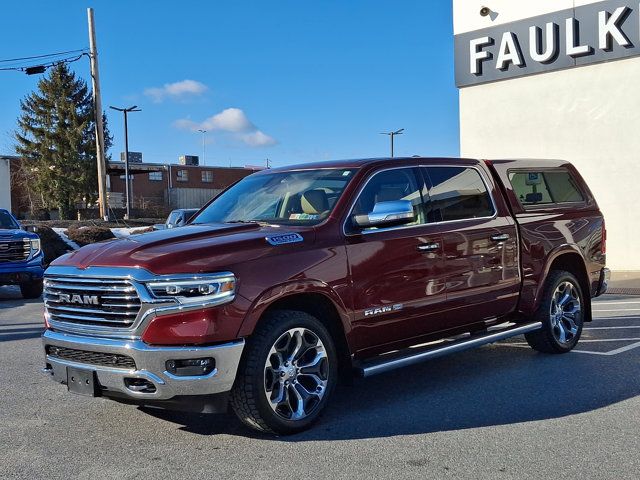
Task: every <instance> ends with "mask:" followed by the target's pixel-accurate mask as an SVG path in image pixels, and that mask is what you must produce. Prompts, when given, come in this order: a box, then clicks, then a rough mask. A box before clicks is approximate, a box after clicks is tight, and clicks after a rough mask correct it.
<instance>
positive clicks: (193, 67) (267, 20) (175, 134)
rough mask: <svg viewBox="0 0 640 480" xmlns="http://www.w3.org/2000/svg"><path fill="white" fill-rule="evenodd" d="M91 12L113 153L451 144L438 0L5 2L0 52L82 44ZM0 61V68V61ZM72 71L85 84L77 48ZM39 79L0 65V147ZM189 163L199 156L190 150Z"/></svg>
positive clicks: (290, 151)
mask: <svg viewBox="0 0 640 480" xmlns="http://www.w3.org/2000/svg"><path fill="white" fill-rule="evenodd" d="M87 7H93V8H94V10H95V20H96V32H97V45H98V55H99V63H100V77H101V87H102V102H103V108H104V109H105V110H106V113H107V115H108V122H109V127H110V130H111V133H112V134H113V137H114V145H113V147H112V149H111V151H110V153H111V155H112V157H113V158H114V159H116V158H119V155H120V153H119V152H121V151H123V150H124V134H123V128H124V127H123V119H122V114H121V113H118V112H115V111H112V110H109V109H108V106H109V105H114V106H118V107H128V106H132V105H137V106H138V107H139V108H141V109H142V111H141V112H136V113H132V114H130V116H129V122H128V123H129V149H130V151H142V152H143V156H144V161H146V162H161V163H177V160H178V156H180V155H185V154H186V155H200V156H201V157H202V151H203V148H202V140H203V136H202V134H201V133H199V132H198V131H197V130H198V129H203V130H207V133H206V134H204V135H205V142H206V145H205V149H206V155H205V157H206V158H205V161H206V164H207V165H222V166H228V165H232V166H244V165H264V164H265V162H266V159H269V161H270V164H271V165H272V166H283V165H289V164H294V163H304V162H310V161H321V160H329V159H340V158H360V157H383V156H388V154H389V138H388V137H387V136H384V135H380V132H385V131H390V130H397V129H400V128H404V129H405V132H404V134H403V135H402V136H399V137H396V141H395V153H396V156H405V155H406V156H411V155H424V156H457V155H458V154H459V134H458V93H457V90H456V87H455V82H454V72H453V32H452V28H453V27H452V12H451V2H450V1H449V0H429V1H425V0H395V1H392V2H390V1H378V0H342V1H338V0H326V1H315V2H311V1H304V0H277V1H276V0H271V1H267V0H263V1H247V0H234V1H231V0H228V1H208V2H204V1H200V2H195V1H192V2H187V1H183V2H176V1H174V2H168V1H161V0H156V1H154V2H142V1H138V2H134V1H123V0H110V1H98V0H95V1H93V2H83V1H65V2H61V1H58V2H54V1H50V0H49V1H39V0H37V1H32V0H30V1H28V2H6V3H5V4H4V5H3V16H4V18H5V20H8V19H10V21H5V22H3V28H2V30H1V31H0V60H4V59H11V58H16V57H26V56H32V55H42V54H48V53H54V52H60V51H68V50H75V49H81V48H87V47H88V46H89V41H88V32H87V12H86V8H87ZM0 65H1V64H0ZM70 66H71V68H72V69H73V70H74V71H75V72H76V73H77V74H78V75H79V76H80V77H82V78H84V79H85V80H86V81H87V82H89V81H90V77H89V61H88V59H87V58H86V57H83V58H82V59H81V60H79V61H77V62H75V63H72V64H71V65H70ZM39 77H40V75H32V76H27V75H25V74H24V73H22V72H15V71H0V112H2V114H1V115H0V154H12V153H13V145H14V142H13V140H12V135H13V132H14V130H15V127H16V119H17V117H18V115H19V113H20V108H19V101H20V99H21V98H23V97H25V96H26V95H28V94H29V93H30V92H31V91H33V90H34V89H35V88H36V86H37V81H38V78H39ZM201 163H202V160H201Z"/></svg>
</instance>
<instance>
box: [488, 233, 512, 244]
mask: <svg viewBox="0 0 640 480" xmlns="http://www.w3.org/2000/svg"><path fill="white" fill-rule="evenodd" d="M491 240H493V241H494V242H505V241H507V240H509V234H508V233H501V234H498V235H491Z"/></svg>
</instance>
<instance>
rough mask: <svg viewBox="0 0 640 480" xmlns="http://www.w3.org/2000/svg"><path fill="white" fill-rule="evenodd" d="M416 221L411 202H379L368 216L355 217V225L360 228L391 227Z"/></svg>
mask: <svg viewBox="0 0 640 480" xmlns="http://www.w3.org/2000/svg"><path fill="white" fill-rule="evenodd" d="M414 220H415V215H414V213H413V205H411V202H410V201H409V200H394V201H392V202H378V203H376V204H375V205H374V206H373V211H372V212H371V213H369V214H368V215H354V216H353V223H354V225H356V226H357V227H359V228H370V227H391V226H394V225H403V224H405V223H411V222H413V221H414Z"/></svg>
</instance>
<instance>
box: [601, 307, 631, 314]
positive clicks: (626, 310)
mask: <svg viewBox="0 0 640 480" xmlns="http://www.w3.org/2000/svg"><path fill="white" fill-rule="evenodd" d="M603 312H640V308H618V309H615V310H596V309H595V308H594V309H593V313H603Z"/></svg>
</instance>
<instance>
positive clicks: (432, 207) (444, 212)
mask: <svg viewBox="0 0 640 480" xmlns="http://www.w3.org/2000/svg"><path fill="white" fill-rule="evenodd" d="M425 170H426V173H427V178H428V179H429V180H430V182H431V188H430V189H429V197H430V202H429V212H428V219H429V221H430V222H447V221H451V220H464V219H467V218H482V217H490V216H492V215H493V213H494V209H493V204H492V203H491V197H490V196H489V192H488V191H487V186H486V185H485V184H484V182H483V180H482V177H481V176H480V174H479V173H478V171H477V170H475V169H473V168H464V167H426V168H425Z"/></svg>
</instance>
